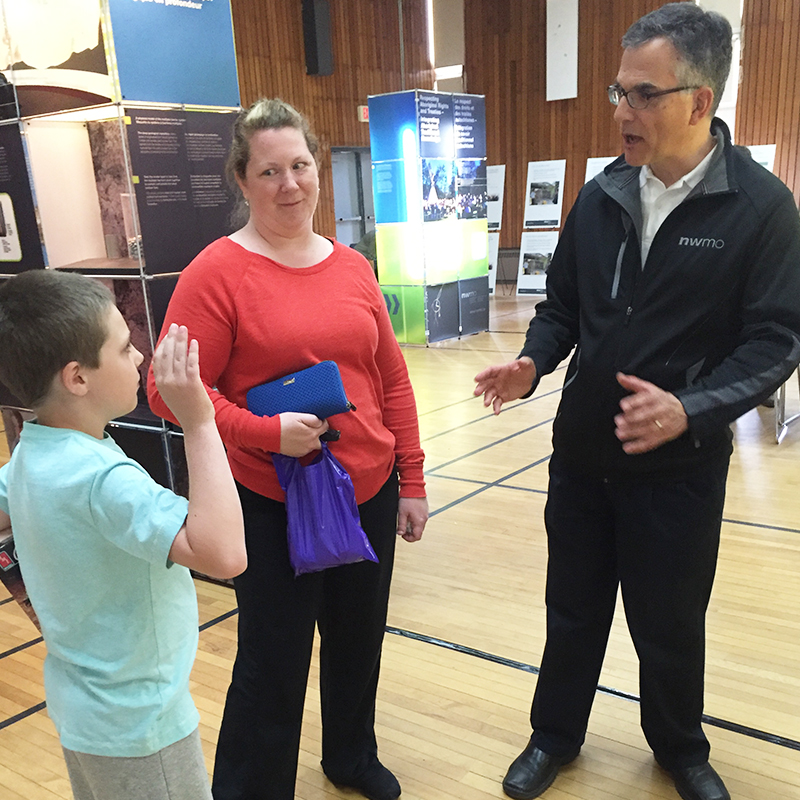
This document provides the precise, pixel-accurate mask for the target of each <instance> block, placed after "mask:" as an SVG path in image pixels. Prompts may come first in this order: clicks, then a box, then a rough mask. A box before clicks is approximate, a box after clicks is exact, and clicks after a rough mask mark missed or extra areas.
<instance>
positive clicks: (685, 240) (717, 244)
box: [678, 236, 725, 250]
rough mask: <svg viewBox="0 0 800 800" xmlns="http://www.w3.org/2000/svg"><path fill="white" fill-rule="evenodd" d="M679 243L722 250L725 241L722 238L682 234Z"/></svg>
mask: <svg viewBox="0 0 800 800" xmlns="http://www.w3.org/2000/svg"><path fill="white" fill-rule="evenodd" d="M678 245H679V246H680V245H683V246H684V247H713V248H714V250H722V248H723V247H725V242H724V241H723V240H722V239H696V238H694V237H693V236H681V238H680V239H679V240H678Z"/></svg>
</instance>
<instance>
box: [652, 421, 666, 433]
mask: <svg viewBox="0 0 800 800" xmlns="http://www.w3.org/2000/svg"><path fill="white" fill-rule="evenodd" d="M653 422H654V423H655V426H656V428H658V429H659V430H660V431H663V430H664V426H663V425H662V424H661V423H660V422H659V421H658V420H657V419H654V420H653Z"/></svg>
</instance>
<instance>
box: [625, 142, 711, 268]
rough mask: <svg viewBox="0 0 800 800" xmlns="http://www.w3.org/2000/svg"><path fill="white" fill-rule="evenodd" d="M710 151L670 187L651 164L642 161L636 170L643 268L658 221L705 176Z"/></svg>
mask: <svg viewBox="0 0 800 800" xmlns="http://www.w3.org/2000/svg"><path fill="white" fill-rule="evenodd" d="M716 149H717V148H716V147H712V148H711V152H710V153H709V154H708V155H707V156H706V157H705V158H704V159H703V160H702V161H701V162H700V163H699V164H698V165H697V166H696V167H695V168H694V169H693V170H692V171H691V172H687V173H686V174H685V175H684V176H683V177H682V178H679V179H678V180H677V181H675V183H673V184H672V186H664V184H663V183H662V182H661V181H660V180H659V179H658V178H656V176H655V175H653V172H652V170H651V169H650V167H649V166H648V165H647V164H645V165H644V166H643V167H642V169H641V170H640V172H639V196H640V199H641V204H642V268H644V264H645V262H646V261H647V254H648V253H649V252H650V245H651V244H652V243H653V238H654V237H655V235H656V233H657V232H658V229H659V228H660V227H661V223H662V222H664V220H665V219H666V218H667V217H668V216H669V215H670V213H671V212H672V211H674V210H675V209H676V208H677V207H678V206H679V205H680V204H681V203H682V202H683V201H684V200H685V199H686V197H687V196H688V194H689V192H691V191H692V189H694V187H695V186H697V184H698V183H700V181H701V180H703V178H704V177H705V174H706V172H707V170H708V165H709V164H710V163H711V156H712V155H713V154H714V152H715V151H716Z"/></svg>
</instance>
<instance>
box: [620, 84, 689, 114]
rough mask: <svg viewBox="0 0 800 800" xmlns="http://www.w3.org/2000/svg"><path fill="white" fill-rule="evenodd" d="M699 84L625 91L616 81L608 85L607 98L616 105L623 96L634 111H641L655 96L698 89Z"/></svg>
mask: <svg viewBox="0 0 800 800" xmlns="http://www.w3.org/2000/svg"><path fill="white" fill-rule="evenodd" d="M699 88H700V87H699V86H676V87H675V88H674V89H659V90H657V91H655V92H651V91H649V90H647V89H630V90H628V91H627V92H626V91H625V90H624V89H623V88H622V87H621V86H620V85H619V84H616V83H612V84H611V86H609V87H608V99H609V102H610V103H611V105H612V106H618V105H619V104H620V102H621V101H622V98H623V97H624V98H625V99H626V100H627V101H628V105H629V106H630V107H631V108H633V109H634V110H636V111H641V110H642V109H643V108H647V106H648V104H649V103H650V101H651V100H654V99H655V98H656V97H663V96H664V95H665V94H673V93H674V92H687V91H689V90H690V89H691V90H694V89H699Z"/></svg>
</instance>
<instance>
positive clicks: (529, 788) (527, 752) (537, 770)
mask: <svg viewBox="0 0 800 800" xmlns="http://www.w3.org/2000/svg"><path fill="white" fill-rule="evenodd" d="M577 755H578V754H577V753H575V754H574V755H571V756H567V757H563V756H551V755H550V754H549V753H545V752H544V751H543V750H540V749H539V748H538V747H536V746H535V745H534V744H533V741H530V742H528V746H527V747H526V748H525V749H524V750H523V751H522V752H521V753H520V754H519V755H518V756H517V758H516V759H514V762H513V763H512V764H511V766H510V767H509V768H508V772H507V773H506V777H505V778H504V779H503V791H504V792H505V793H506V794H507V795H508V796H509V797H513V798H514V800H533V798H534V797H538V796H539V795H540V794H542V792H544V790H545V789H547V787H548V786H550V784H551V783H552V782H553V781H554V780H555V779H556V775H558V769H559V767H562V766H563V765H564V764H569V762H570V761H572V760H574V759H575V757H576V756H577Z"/></svg>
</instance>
